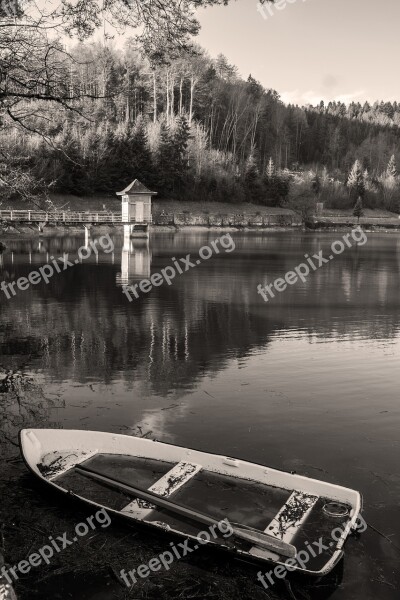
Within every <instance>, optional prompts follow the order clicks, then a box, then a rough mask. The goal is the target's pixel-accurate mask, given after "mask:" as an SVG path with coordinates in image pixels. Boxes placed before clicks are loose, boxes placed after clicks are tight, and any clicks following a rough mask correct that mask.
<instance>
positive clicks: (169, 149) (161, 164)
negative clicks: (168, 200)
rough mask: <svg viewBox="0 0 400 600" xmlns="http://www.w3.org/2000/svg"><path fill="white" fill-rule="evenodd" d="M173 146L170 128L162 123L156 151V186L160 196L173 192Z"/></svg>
mask: <svg viewBox="0 0 400 600" xmlns="http://www.w3.org/2000/svg"><path fill="white" fill-rule="evenodd" d="M174 171H175V146H174V140H173V138H172V136H171V131H170V128H169V127H168V126H167V125H166V124H165V123H164V122H163V123H161V127H160V141H159V145H158V151H157V184H158V188H159V191H160V194H161V195H162V194H164V193H171V192H173V190H174Z"/></svg>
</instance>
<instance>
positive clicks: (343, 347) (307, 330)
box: [0, 232, 400, 600]
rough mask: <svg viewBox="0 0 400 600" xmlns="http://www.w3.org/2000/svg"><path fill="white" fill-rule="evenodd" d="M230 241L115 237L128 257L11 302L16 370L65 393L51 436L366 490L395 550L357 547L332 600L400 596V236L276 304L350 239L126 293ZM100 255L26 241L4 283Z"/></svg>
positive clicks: (244, 238) (262, 248) (373, 244)
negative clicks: (154, 448)
mask: <svg viewBox="0 0 400 600" xmlns="http://www.w3.org/2000/svg"><path fill="white" fill-rule="evenodd" d="M217 236H218V233H217V232H204V233H203V232H202V233H197V232H196V233H190V232H180V233H174V234H173V233H168V234H167V233H165V234H161V233H159V234H153V236H152V238H151V240H150V242H149V244H147V243H146V242H145V241H140V240H136V241H133V242H132V246H131V248H130V250H123V249H122V238H118V237H115V238H113V239H114V242H115V251H114V253H113V254H104V253H103V254H101V253H100V254H99V256H98V258H97V259H96V257H95V256H93V257H92V258H90V259H88V260H87V261H85V262H84V263H82V264H81V265H77V266H75V267H73V268H70V269H69V270H68V271H65V272H63V273H62V274H60V275H57V276H55V277H53V278H52V279H51V281H50V283H49V284H48V285H45V284H44V283H43V284H39V285H37V286H35V287H32V288H31V289H29V290H27V291H19V292H18V295H17V296H16V297H15V298H13V299H12V300H6V299H5V296H4V295H3V294H1V298H0V303H1V305H0V350H1V354H2V357H1V360H2V364H3V365H13V366H18V365H24V364H26V365H27V366H26V369H28V370H29V372H32V373H35V375H39V378H40V380H41V381H42V382H43V383H44V384H45V389H46V390H47V391H48V392H51V393H53V394H54V396H52V397H53V398H54V403H50V404H49V406H45V407H44V409H43V410H44V414H41V418H40V423H41V424H43V423H49V424H51V425H52V426H57V425H58V426H61V427H66V428H71V427H74V428H80V429H81V428H85V429H97V430H107V431H113V432H121V433H128V434H138V435H140V434H142V435H144V434H147V435H148V437H150V438H157V439H159V440H163V441H168V442H173V443H176V444H179V445H183V446H191V447H195V448H198V449H200V450H205V451H210V452H216V453H221V454H226V455H229V456H237V457H240V458H243V459H247V460H250V461H254V462H259V463H263V464H266V465H270V466H274V467H277V468H282V469H285V470H290V471H296V472H298V473H300V474H305V475H308V476H311V477H316V478H319V479H323V480H326V481H331V482H334V483H338V484H342V485H345V486H350V487H353V488H355V489H358V490H360V491H361V492H362V493H363V495H364V502H365V518H366V519H367V521H368V522H369V523H370V524H371V525H373V527H374V528H376V529H378V530H379V531H380V532H381V533H383V534H385V535H386V536H388V538H389V539H390V540H391V541H392V544H391V543H389V541H388V540H387V539H385V538H384V537H382V535H379V534H378V533H377V532H376V531H374V530H373V529H369V531H367V532H366V533H365V534H364V535H363V536H362V537H361V539H359V540H357V539H354V538H352V539H350V540H349V542H348V544H347V545H346V556H345V561H344V565H343V577H342V579H341V581H338V585H337V587H336V589H335V590H333V592H332V590H331V591H330V592H329V594H330V595H329V597H332V598H334V599H340V600H350V599H356V598H357V599H359V598H368V599H369V598H371V599H372V598H379V599H382V600H386V599H394V598H397V597H398V596H397V594H398V593H399V592H398V590H399V588H400V566H399V560H400V556H399V554H400V552H399V551H397V550H396V548H395V547H394V545H395V544H396V545H397V546H398V547H399V548H400V512H399V511H400V400H399V384H400V373H399V366H400V360H399V359H400V336H399V327H400V302H399V292H400V237H399V235H398V234H380V233H370V234H369V236H368V243H367V244H366V245H364V246H363V247H355V248H352V249H349V250H347V251H346V252H345V253H344V254H342V255H341V256H338V257H337V258H335V260H334V261H332V262H331V263H330V264H329V265H326V266H324V267H322V268H320V269H319V270H318V271H316V272H315V273H313V274H312V275H310V277H309V279H308V281H307V282H306V283H304V284H303V283H300V284H297V285H295V286H292V287H291V288H290V289H288V290H287V291H286V292H284V293H282V294H279V295H277V297H276V298H275V299H273V300H271V301H270V302H268V303H265V302H264V301H263V300H262V298H261V297H260V296H259V295H258V294H257V285H258V284H259V283H263V282H265V281H266V279H267V278H268V281H271V280H273V279H275V278H276V277H279V276H282V275H284V274H285V273H286V272H287V271H289V270H292V269H293V267H295V266H296V265H297V264H298V263H299V262H301V261H302V259H303V255H304V254H305V253H306V252H307V253H308V254H310V255H311V254H313V253H318V251H319V250H320V249H324V250H325V251H326V253H327V254H329V251H328V248H329V246H330V244H331V243H332V242H333V241H334V240H335V239H339V238H340V237H341V234H338V233H302V232H293V233H292V232H288V233H286V232H271V233H264V234H258V233H257V234H249V233H247V234H242V233H232V237H233V239H234V241H235V244H236V250H235V251H234V252H232V253H229V254H226V253H221V254H220V255H218V256H213V257H212V258H211V259H210V260H208V261H205V262H203V263H202V264H201V265H200V266H197V267H196V268H193V269H191V270H190V271H188V272H187V273H185V274H183V275H181V276H179V277H177V278H176V279H175V280H174V281H173V284H172V285H171V286H167V285H166V284H164V285H163V286H161V287H158V288H154V289H153V290H152V291H151V292H150V293H148V294H141V297H140V298H139V299H137V300H134V301H133V302H131V303H130V302H129V301H128V300H127V298H126V297H125V296H124V295H123V293H122V290H121V284H122V283H127V282H130V283H134V282H138V281H140V280H141V279H142V278H145V277H147V276H148V275H150V273H154V272H159V271H160V270H161V269H162V268H164V267H165V266H167V265H169V264H171V257H173V256H175V257H181V256H186V254H187V253H189V252H190V253H192V254H193V255H197V253H198V250H199V248H200V247H201V246H203V245H204V244H207V243H210V241H211V240H214V239H215V238H216V237H217ZM82 244H83V238H78V237H76V238H73V237H68V238H50V239H44V240H43V241H42V242H39V241H38V239H33V240H21V239H19V240H14V241H10V242H9V243H8V246H9V251H8V252H7V253H6V254H5V255H4V256H3V265H2V267H0V268H2V277H1V279H16V278H18V277H21V276H26V275H27V274H28V273H29V272H30V271H31V270H33V269H36V268H37V267H39V266H40V265H41V264H44V263H46V261H47V260H48V256H60V255H62V253H63V252H68V253H69V254H70V257H72V258H73V259H74V258H76V250H77V249H78V248H79V246H81V245H82ZM57 394H58V395H57ZM29 424H30V425H35V423H34V422H31V423H29ZM318 593H319V594H321V593H322V592H321V590H319V592H318ZM315 597H317V596H315ZM318 597H321V596H318ZM323 597H328V595H325V596H323Z"/></svg>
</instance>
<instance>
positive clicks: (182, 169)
mask: <svg viewBox="0 0 400 600" xmlns="http://www.w3.org/2000/svg"><path fill="white" fill-rule="evenodd" d="M189 138H190V127H189V123H188V122H187V119H186V118H185V117H184V116H183V115H182V116H180V117H178V118H177V120H176V129H175V133H174V135H173V140H172V141H173V149H174V187H175V189H176V190H182V189H183V188H184V185H185V183H186V179H187V173H188V169H189V164H188V152H187V149H188V143H189Z"/></svg>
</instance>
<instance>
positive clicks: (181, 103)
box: [179, 77, 183, 115]
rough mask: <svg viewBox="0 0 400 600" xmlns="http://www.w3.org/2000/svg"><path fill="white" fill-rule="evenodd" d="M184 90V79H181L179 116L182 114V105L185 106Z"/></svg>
mask: <svg viewBox="0 0 400 600" xmlns="http://www.w3.org/2000/svg"><path fill="white" fill-rule="evenodd" d="M182 88H183V77H181V80H180V83H179V115H181V114H182V105H183V98H182Z"/></svg>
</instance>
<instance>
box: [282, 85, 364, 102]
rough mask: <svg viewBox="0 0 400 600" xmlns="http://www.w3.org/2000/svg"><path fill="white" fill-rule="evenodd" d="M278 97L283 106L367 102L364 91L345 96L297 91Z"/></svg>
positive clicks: (284, 93) (312, 91)
mask: <svg viewBox="0 0 400 600" xmlns="http://www.w3.org/2000/svg"><path fill="white" fill-rule="evenodd" d="M280 96H281V98H282V101H283V102H284V103H285V104H299V105H301V106H302V105H305V104H312V105H316V104H319V103H320V102H321V100H323V101H324V102H325V104H327V103H328V102H344V103H345V104H349V103H350V102H357V101H359V102H365V100H367V98H366V95H365V90H356V91H354V92H349V93H347V94H336V95H329V96H327V95H326V93H318V92H315V91H314V90H308V91H306V92H301V91H300V90H298V89H297V90H291V91H286V92H282V93H281V94H280Z"/></svg>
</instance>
